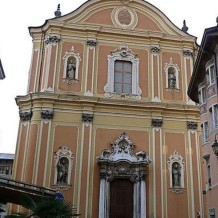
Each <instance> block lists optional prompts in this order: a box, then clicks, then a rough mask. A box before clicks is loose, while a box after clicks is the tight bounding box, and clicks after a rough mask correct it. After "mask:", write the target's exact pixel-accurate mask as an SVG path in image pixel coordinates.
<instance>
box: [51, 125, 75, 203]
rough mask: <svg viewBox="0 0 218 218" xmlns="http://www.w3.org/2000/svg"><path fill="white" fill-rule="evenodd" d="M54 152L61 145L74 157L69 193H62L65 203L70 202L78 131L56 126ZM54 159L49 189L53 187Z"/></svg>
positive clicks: (72, 128) (68, 127) (72, 191)
mask: <svg viewBox="0 0 218 218" xmlns="http://www.w3.org/2000/svg"><path fill="white" fill-rule="evenodd" d="M54 130H55V131H54V144H53V147H54V152H57V151H58V149H59V147H60V146H62V145H67V146H68V148H69V149H70V150H71V151H72V153H73V155H74V161H73V169H72V173H71V188H70V190H69V191H63V192H62V193H63V194H64V198H65V199H66V200H67V201H71V202H72V198H73V194H74V182H75V181H74V179H75V177H77V176H78V175H76V174H75V166H76V161H77V160H76V152H77V135H78V129H77V127H73V126H61V125H59V126H56V127H55V129H54ZM54 170H55V166H54V159H53V158H52V170H51V181H50V182H51V187H52V186H53V185H54Z"/></svg>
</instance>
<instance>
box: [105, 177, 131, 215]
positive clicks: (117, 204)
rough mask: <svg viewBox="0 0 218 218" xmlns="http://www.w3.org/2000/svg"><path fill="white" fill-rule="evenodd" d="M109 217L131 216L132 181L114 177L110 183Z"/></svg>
mask: <svg viewBox="0 0 218 218" xmlns="http://www.w3.org/2000/svg"><path fill="white" fill-rule="evenodd" d="M109 214H110V218H132V217H133V183H132V182H131V181H130V180H126V179H115V180H114V181H112V182H111V184H110V213H109Z"/></svg>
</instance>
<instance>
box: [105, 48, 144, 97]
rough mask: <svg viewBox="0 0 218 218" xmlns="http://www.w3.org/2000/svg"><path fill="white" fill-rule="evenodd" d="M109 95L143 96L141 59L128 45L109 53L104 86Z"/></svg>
mask: <svg viewBox="0 0 218 218" xmlns="http://www.w3.org/2000/svg"><path fill="white" fill-rule="evenodd" d="M104 91H105V93H106V94H107V95H109V96H111V95H113V94H128V95H136V96H141V93H142V91H141V89H140V87H139V59H138V58H137V57H136V55H135V54H133V52H132V50H131V49H129V48H128V46H127V45H122V46H120V47H119V48H118V49H116V50H115V51H112V52H111V55H108V77H107V84H106V85H105V87H104Z"/></svg>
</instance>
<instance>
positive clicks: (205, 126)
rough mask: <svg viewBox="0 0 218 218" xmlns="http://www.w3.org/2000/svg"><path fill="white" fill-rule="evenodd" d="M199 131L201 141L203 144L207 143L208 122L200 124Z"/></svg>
mask: <svg viewBox="0 0 218 218" xmlns="http://www.w3.org/2000/svg"><path fill="white" fill-rule="evenodd" d="M201 131H202V140H203V143H207V142H208V139H209V128H208V121H206V122H203V123H202V124H201Z"/></svg>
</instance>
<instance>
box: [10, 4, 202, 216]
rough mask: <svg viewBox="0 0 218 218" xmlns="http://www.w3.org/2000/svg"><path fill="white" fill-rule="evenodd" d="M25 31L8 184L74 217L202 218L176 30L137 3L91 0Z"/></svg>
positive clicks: (187, 73)
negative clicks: (46, 195) (68, 205)
mask: <svg viewBox="0 0 218 218" xmlns="http://www.w3.org/2000/svg"><path fill="white" fill-rule="evenodd" d="M29 32H30V35H31V37H32V41H33V50H32V61H31V68H30V72H29V80H28V92H27V94H26V95H24V96H17V98H16V103H17V105H18V107H19V109H20V123H19V132H18V140H17V147H16V156H15V163H14V171H13V178H14V179H17V180H22V181H25V182H30V183H33V184H36V185H41V186H46V187H50V188H54V189H56V190H58V191H60V192H62V194H63V195H64V198H65V199H66V200H69V201H71V202H73V204H74V205H75V206H76V207H77V209H78V211H79V213H80V214H82V215H81V217H82V218H96V217H99V218H112V217H113V218H116V217H117V218H118V217H119V218H121V217H125V218H132V217H137V218H145V217H149V218H152V217H153V218H160V217H167V218H174V217H177V218H184V217H186V218H188V217H189V218H193V217H196V216H197V215H199V214H201V216H202V217H203V216H204V208H203V194H202V191H203V190H202V182H201V181H202V178H201V161H202V160H201V154H200V152H199V132H200V125H198V124H199V112H198V110H199V109H198V106H196V104H195V103H194V102H193V101H192V100H191V99H190V98H189V97H188V95H187V89H188V84H189V80H190V78H191V74H192V70H193V62H194V59H195V58H194V57H195V54H196V53H197V50H198V46H197V44H196V37H194V36H192V35H190V34H188V33H187V27H186V25H185V22H184V26H183V28H182V29H180V28H178V27H176V26H175V25H174V24H173V23H172V22H171V21H170V20H169V19H168V18H167V16H166V15H165V14H163V13H162V12H161V11H160V10H159V9H157V8H156V7H155V6H153V5H151V4H149V3H148V2H146V1H141V0H113V1H111V0H90V1H87V2H85V3H84V4H83V5H81V6H80V7H79V8H78V9H76V10H75V11H73V12H72V13H69V14H67V15H64V16H61V11H60V5H59V6H58V9H57V11H56V12H55V18H53V19H50V20H46V22H45V23H44V24H43V25H42V26H39V27H30V28H29ZM14 208H15V207H14Z"/></svg>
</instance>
